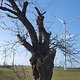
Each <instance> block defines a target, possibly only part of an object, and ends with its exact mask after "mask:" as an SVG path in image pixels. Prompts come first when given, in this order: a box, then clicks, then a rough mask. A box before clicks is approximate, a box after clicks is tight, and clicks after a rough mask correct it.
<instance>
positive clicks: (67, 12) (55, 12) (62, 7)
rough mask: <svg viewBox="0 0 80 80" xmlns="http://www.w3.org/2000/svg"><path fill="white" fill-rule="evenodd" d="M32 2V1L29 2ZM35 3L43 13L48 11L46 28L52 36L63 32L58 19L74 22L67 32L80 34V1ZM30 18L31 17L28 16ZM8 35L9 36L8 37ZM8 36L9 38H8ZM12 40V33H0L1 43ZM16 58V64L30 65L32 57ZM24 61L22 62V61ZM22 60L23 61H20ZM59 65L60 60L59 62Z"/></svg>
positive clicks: (53, 0)
mask: <svg viewBox="0 0 80 80" xmlns="http://www.w3.org/2000/svg"><path fill="white" fill-rule="evenodd" d="M28 1H31V0H28ZM33 1H34V2H36V3H37V2H38V4H39V5H38V4H36V5H38V7H40V9H41V10H42V11H46V14H45V20H44V23H45V28H46V29H47V30H49V31H51V32H52V34H53V35H54V34H56V33H58V35H59V34H61V33H62V31H63V24H62V23H60V22H59V21H58V20H57V19H58V18H59V19H61V20H65V21H70V20H73V21H72V22H70V23H68V24H67V30H68V31H69V33H71V34H72V35H75V34H80V10H79V8H80V0H38V1H37V0H33ZM55 16H56V18H55ZM28 17H31V16H30V15H28ZM6 21H7V20H6ZM6 34H8V36H7V35H6ZM6 36H7V37H6ZM7 38H8V39H11V36H10V32H5V31H0V41H1V42H2V41H3V40H6V39H7ZM58 53H59V51H58ZM17 57H18V58H16V60H15V61H16V62H15V63H16V64H29V62H28V59H27V58H28V57H30V55H27V58H26V56H25V55H21V56H18V55H17ZM58 57H60V60H61V59H62V58H63V57H62V55H61V54H58V55H57V58H58ZM21 59H22V60H21ZM18 60H21V61H18ZM57 62H58V63H59V60H57Z"/></svg>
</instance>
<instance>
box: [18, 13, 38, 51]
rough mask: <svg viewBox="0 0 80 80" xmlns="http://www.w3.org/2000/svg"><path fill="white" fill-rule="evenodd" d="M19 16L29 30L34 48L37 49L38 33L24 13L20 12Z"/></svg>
mask: <svg viewBox="0 0 80 80" xmlns="http://www.w3.org/2000/svg"><path fill="white" fill-rule="evenodd" d="M18 18H19V20H20V21H21V22H22V23H23V24H24V26H25V28H26V29H27V30H28V32H29V34H30V38H31V41H32V45H33V46H34V49H35V50H36V47H38V40H37V35H36V32H35V30H34V27H33V26H32V24H31V23H30V22H29V20H28V19H27V18H26V16H24V15H23V13H20V14H19V15H18Z"/></svg>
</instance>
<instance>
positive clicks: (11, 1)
mask: <svg viewBox="0 0 80 80" xmlns="http://www.w3.org/2000/svg"><path fill="white" fill-rule="evenodd" d="M8 1H9V2H10V4H11V5H12V8H13V9H14V10H16V11H17V12H21V11H20V9H19V8H18V6H17V5H16V3H15V0H8Z"/></svg>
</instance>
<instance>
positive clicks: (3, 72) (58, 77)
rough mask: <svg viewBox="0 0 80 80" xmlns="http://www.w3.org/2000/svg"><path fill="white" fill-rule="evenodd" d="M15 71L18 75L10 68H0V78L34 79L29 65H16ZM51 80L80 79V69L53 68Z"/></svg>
mask: <svg viewBox="0 0 80 80" xmlns="http://www.w3.org/2000/svg"><path fill="white" fill-rule="evenodd" d="M16 71H17V72H18V73H19V75H20V76H18V75H16V73H15V72H14V71H13V70H11V69H7V68H0V80H34V79H33V76H32V73H31V67H23V68H19V67H18V69H16ZM17 76H18V77H19V78H17ZM52 80H80V70H78V69H76V70H75V69H72V70H71V69H68V70H66V71H64V70H63V69H62V68H54V71H53V77H52Z"/></svg>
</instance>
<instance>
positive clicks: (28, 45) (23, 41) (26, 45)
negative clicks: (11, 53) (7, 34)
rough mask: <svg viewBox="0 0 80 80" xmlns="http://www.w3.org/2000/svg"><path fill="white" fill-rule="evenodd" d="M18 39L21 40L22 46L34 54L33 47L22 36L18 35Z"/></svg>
mask: <svg viewBox="0 0 80 80" xmlns="http://www.w3.org/2000/svg"><path fill="white" fill-rule="evenodd" d="M17 37H18V38H19V40H20V42H21V44H22V45H23V46H24V47H25V48H27V49H28V50H29V51H30V52H31V53H32V55H33V54H34V51H33V47H32V46H31V45H30V44H29V43H28V42H27V41H26V39H25V38H23V37H21V36H20V34H17Z"/></svg>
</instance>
